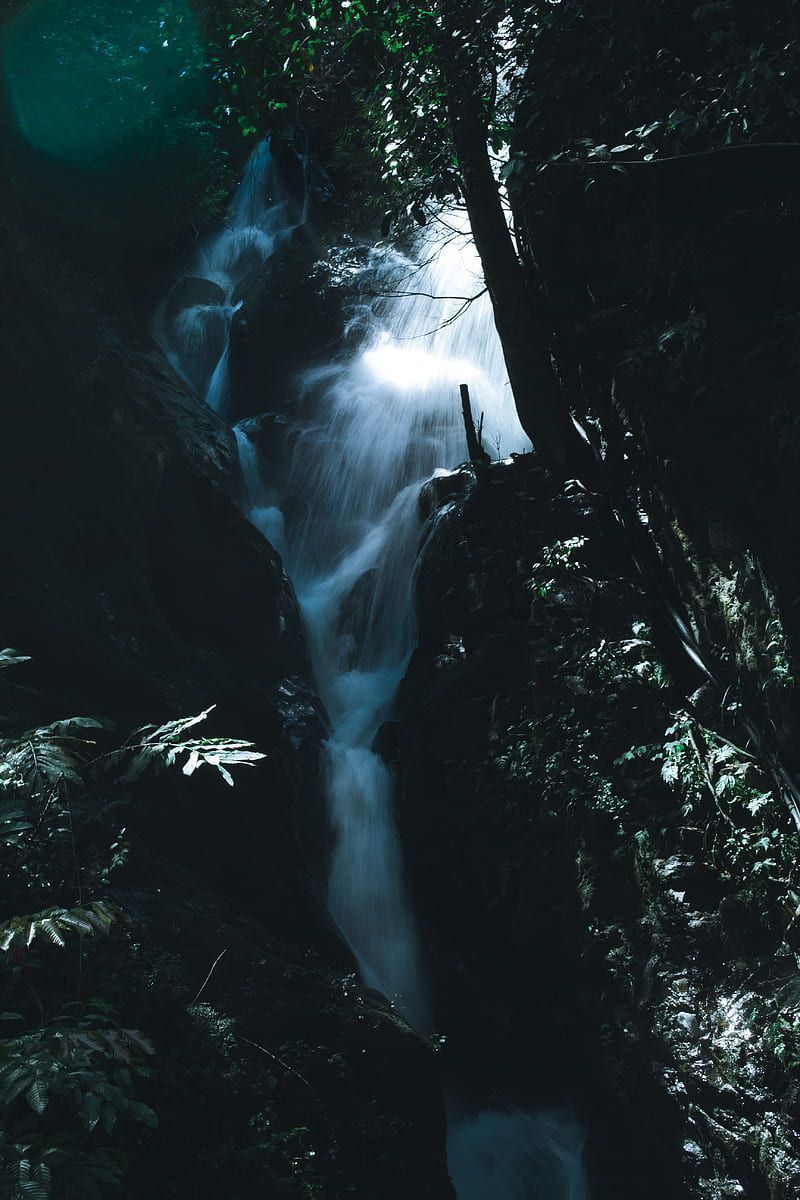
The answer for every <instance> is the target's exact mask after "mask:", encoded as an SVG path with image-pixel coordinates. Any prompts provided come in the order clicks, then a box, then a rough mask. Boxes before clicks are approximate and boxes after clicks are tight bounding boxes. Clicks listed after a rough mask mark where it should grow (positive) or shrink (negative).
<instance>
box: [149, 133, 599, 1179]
mask: <svg viewBox="0 0 800 1200" xmlns="http://www.w3.org/2000/svg"><path fill="white" fill-rule="evenodd" d="M302 219H304V213H303V211H302V206H301V207H300V208H298V206H297V205H292V204H291V203H289V201H288V197H287V194H286V193H285V191H284V190H283V189H282V187H281V185H280V181H279V179H278V177H277V172H276V170H275V167H274V164H273V162H272V159H271V156H270V153H269V149H268V147H267V146H266V144H264V145H262V146H260V147H259V148H258V149H257V150H256V152H255V153H254V155H253V157H252V158H251V160H250V163H249V164H248V167H247V170H246V172H245V175H244V179H243V181H242V184H241V185H240V189H239V193H238V194H237V197H236V200H235V202H234V206H233V209H232V213H231V219H230V223H229V226H228V228H226V229H225V230H224V231H222V232H221V233H219V234H218V235H217V236H216V237H215V238H212V239H211V240H210V241H209V242H208V243H206V245H205V246H204V248H203V249H202V251H201V253H200V255H199V256H198V259H197V261H196V263H195V264H193V267H192V270H191V272H190V273H189V275H188V276H187V277H186V278H185V279H184V280H183V281H180V282H179V284H177V285H176V286H175V288H173V290H172V292H170V294H169V295H168V297H167V299H166V300H165V301H164V302H163V303H162V305H161V306H160V308H159V310H158V312H157V314H156V320H155V333H156V336H157V338H158V340H159V342H160V344H161V345H162V347H163V349H164V351H165V353H166V354H167V357H168V358H169V359H170V361H171V362H173V363H174V365H175V366H176V367H177V368H178V370H179V371H180V372H181V374H182V375H183V376H184V378H186V379H187V380H188V381H189V382H190V383H192V385H193V386H194V387H195V388H196V390H197V391H198V392H199V393H200V394H202V395H204V396H205V397H206V399H207V400H208V402H209V403H210V404H212V406H214V407H217V408H218V410H219V408H220V407H221V403H222V397H224V392H225V381H224V376H225V372H226V364H227V354H228V344H229V334H230V328H231V322H232V320H233V315H234V312H235V308H236V306H235V302H234V297H235V289H236V285H237V283H238V282H239V281H240V280H241V279H242V278H243V276H244V274H245V273H246V272H247V271H249V270H252V269H253V267H254V266H257V265H258V262H259V260H260V261H261V262H264V261H266V259H267V258H268V257H269V256H270V255H271V254H272V253H274V250H275V248H276V247H277V246H278V245H280V244H281V242H282V241H283V240H285V239H286V238H288V237H290V236H291V234H292V232H293V230H294V229H296V228H297V226H298V224H300V222H301V220H302ZM415 250H416V254H415V258H416V260H417V261H416V263H415V262H412V261H410V260H408V259H403V258H401V256H399V255H397V254H393V253H385V254H384V255H382V256H378V257H376V259H375V261H374V262H373V263H372V265H371V269H369V270H368V275H369V278H370V281H371V283H372V284H373V286H374V288H375V290H376V291H377V292H378V293H383V295H384V297H385V298H384V299H383V300H382V301H380V302H377V303H373V304H368V305H366V306H365V308H364V310H363V311H362V313H361V314H360V316H361V319H362V327H361V333H362V337H361V343H360V348H359V350H358V352H357V353H356V354H355V355H353V356H351V357H349V358H343V360H342V361H338V362H334V363H332V364H330V365H328V366H326V367H324V368H320V369H316V370H314V371H311V372H309V373H307V375H306V376H305V378H304V379H303V380H302V381H301V387H302V391H303V403H302V406H301V407H302V410H303V411H304V412H306V413H308V412H310V413H311V416H310V417H308V416H306V417H304V418H303V419H300V418H298V421H297V427H296V428H295V430H294V436H293V439H292V453H291V462H290V464H289V467H288V470H287V472H286V479H285V482H284V483H283V485H282V488H281V494H280V495H278V494H277V492H276V490H275V489H274V488H273V487H272V486H271V485H270V482H269V481H268V480H266V479H265V478H264V472H263V469H262V465H261V462H260V459H259V454H258V451H257V448H256V445H255V443H254V441H253V440H252V438H251V437H250V430H249V425H248V423H244V424H243V425H242V426H240V427H237V429H236V430H235V432H236V437H237V443H238V447H239V457H240V462H241V466H242V472H243V476H244V480H245V489H246V506H247V509H248V513H249V516H250V518H251V520H252V521H253V523H254V524H255V525H256V526H257V527H258V528H259V529H260V530H261V531H262V532H263V533H264V534H265V536H267V537H268V538H269V540H270V541H272V543H273V544H274V545H275V546H276V547H277V548H278V550H279V551H280V553H281V554H282V556H283V558H284V562H285V564H286V567H287V570H288V572H289V574H290V576H291V578H292V580H293V582H294V585H295V589H296V592H297V595H298V599H299V601H300V605H301V609H302V612H303V615H304V620H305V625H306V630H307V635H308V641H309V645H310V649H311V656H312V662H313V666H314V671H315V676H316V681H317V686H318V689H319V692H320V695H321V696H322V699H323V700H324V702H325V705H326V708H327V710H328V713H329V716H330V720H331V727H332V733H331V737H330V740H329V742H328V745H327V765H326V770H327V781H326V784H327V799H328V805H329V815H330V822H331V827H332V834H333V850H332V857H331V864H330V874H329V880H328V905H329V909H330V912H331V915H332V917H333V919H334V920H335V921H336V923H337V924H338V926H339V928H340V930H341V932H342V935H343V936H344V938H345V939H346V941H347V942H348V944H349V945H350V947H351V949H352V951H353V953H354V955H355V957H356V959H357V962H358V965H359V968H360V971H361V974H362V977H363V979H364V981H365V982H366V983H367V984H368V985H370V986H372V987H374V988H375V989H377V990H378V991H380V992H382V993H383V994H384V995H385V996H387V997H388V998H389V999H390V1000H391V1001H392V1002H393V1003H394V1004H395V1006H396V1007H397V1009H398V1011H399V1012H401V1013H402V1014H403V1015H404V1016H405V1017H406V1019H407V1020H408V1021H409V1022H410V1023H411V1024H412V1025H414V1026H415V1027H416V1028H417V1029H418V1030H420V1031H421V1032H425V1033H429V1032H431V1031H432V1015H431V1011H430V1004H429V996H428V987H427V983H426V978H425V968H424V960H423V955H422V952H421V947H420V942H419V937H418V933H417V926H416V920H415V916H414V910H413V905H412V902H411V898H410V896H409V894H408V888H407V885H406V879H405V871H404V866H403V859H402V853H401V849H400V842H399V838H398V835H397V831H396V828H395V821H394V814H393V803H392V800H393V797H392V784H391V777H390V774H389V771H388V769H387V767H386V765H385V764H384V762H383V760H382V759H381V758H380V756H379V755H377V754H376V753H374V751H373V749H372V744H373V741H374V739H375V735H376V734H377V732H378V729H379V728H380V726H381V724H382V722H383V721H384V719H385V718H386V716H387V714H388V712H389V710H390V707H391V704H392V702H393V699H394V696H395V693H396V691H397V688H398V685H399V683H400V681H401V679H402V677H403V675H404V673H405V670H406V667H407V664H408V660H409V657H410V655H411V652H412V650H413V647H414V642H415V636H416V635H415V624H414V603H413V580H414V564H415V561H416V557H417V553H418V549H419V539H420V534H421V521H420V515H419V503H418V499H419V491H420V487H421V485H422V484H423V483H424V482H425V481H426V480H427V479H429V478H430V477H431V476H432V475H433V474H435V473H437V472H441V471H442V470H445V469H447V468H449V467H451V466H452V465H453V464H454V463H458V462H459V461H461V460H463V458H464V450H465V444H464V429H463V422H462V417H461V409H460V402H459V393H458V388H459V384H461V383H467V384H469V386H470V391H471V394H472V397H473V404H474V406H475V408H476V410H477V411H478V412H482V413H483V414H484V425H483V429H484V444H485V445H487V446H489V447H494V448H495V449H496V450H497V452H498V455H499V454H500V453H502V454H508V453H510V452H511V451H515V450H516V451H519V450H525V449H527V448H528V447H529V443H528V442H527V439H526V438H525V435H524V433H523V431H522V429H521V427H520V426H519V423H518V421H517V418H516V414H515V411H514V406H513V402H512V398H511V396H510V393H509V388H508V385H507V382H506V377H505V369H504V364H503V358H502V352H501V349H500V346H499V343H498V339H497V335H496V333H495V329H494V322H493V318H492V312H491V306H490V303H489V299H488V296H486V295H485V294H484V293H483V280H482V275H481V271H480V265H479V261H478V258H477V254H476V252H475V250H474V247H473V246H472V243H471V240H470V239H469V237H468V225H467V222H466V219H465V217H464V215H463V214H462V213H460V212H458V211H457V210H453V211H452V212H450V213H448V214H447V216H446V220H444V221H436V222H434V223H432V225H431V226H430V227H429V228H428V229H427V230H426V231H425V233H424V235H423V236H422V237H421V238H420V241H419V244H418V245H417V246H416V248H415ZM198 281H200V283H198ZM200 284H202V285H203V286H206V287H211V286H216V287H217V288H218V289H219V294H218V295H215V296H214V297H213V298H212V300H211V301H209V298H208V295H207V294H206V295H203V294H201V293H198V288H199V287H200ZM181 297H183V298H184V300H183V304H182V303H181ZM209 309H213V310H214V311H213V313H210V312H209ZM282 508H283V509H284V510H285V511H286V513H287V519H286V522H285V524H284V518H283V513H282ZM448 1116H449V1126H450V1131H449V1137H448V1153H449V1161H450V1168H451V1173H452V1175H453V1177H454V1181H455V1184H456V1188H457V1191H458V1194H459V1197H460V1200H496V1198H497V1197H499V1196H503V1197H504V1198H506V1200H545V1198H546V1200H585V1198H586V1196H587V1193H586V1190H585V1183H584V1180H583V1172H582V1169H581V1166H580V1155H581V1143H582V1139H581V1135H580V1131H579V1129H578V1127H577V1126H576V1124H575V1122H574V1120H573V1119H572V1118H570V1117H569V1116H561V1115H558V1114H552V1113H526V1112H523V1111H518V1110H514V1111H509V1112H483V1113H467V1112H465V1111H462V1109H461V1108H460V1107H459V1105H458V1104H457V1102H456V1101H454V1100H451V1101H450V1102H449V1103H448Z"/></svg>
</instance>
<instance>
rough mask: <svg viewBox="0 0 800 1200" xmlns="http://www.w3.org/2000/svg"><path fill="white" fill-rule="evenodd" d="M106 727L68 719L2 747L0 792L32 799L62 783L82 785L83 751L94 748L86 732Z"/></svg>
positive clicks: (88, 720) (91, 720)
mask: <svg viewBox="0 0 800 1200" xmlns="http://www.w3.org/2000/svg"><path fill="white" fill-rule="evenodd" d="M103 727H104V726H103V722H102V721H97V720H95V719H94V718H93V717H68V718H67V719H66V720H63V721H54V722H53V724H52V725H44V726H42V727H41V728H39V729H32V730H30V731H29V732H28V733H24V734H23V735H22V736H21V737H19V738H15V739H14V740H13V741H6V742H4V743H0V754H2V759H0V790H5V791H15V792H19V791H21V792H22V794H23V795H25V796H31V795H33V794H34V793H35V792H40V791H42V790H43V789H44V788H45V787H47V786H48V785H53V784H58V783H60V782H61V780H62V779H63V780H65V781H66V782H67V783H71V784H75V785H79V784H80V783H81V774H80V771H81V767H82V755H81V754H80V749H81V747H85V746H90V745H93V744H94V742H93V740H92V739H91V738H87V737H86V736H85V734H86V731H87V730H94V729H102V728H103Z"/></svg>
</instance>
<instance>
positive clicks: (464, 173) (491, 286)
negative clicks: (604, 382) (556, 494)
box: [442, 6, 582, 468]
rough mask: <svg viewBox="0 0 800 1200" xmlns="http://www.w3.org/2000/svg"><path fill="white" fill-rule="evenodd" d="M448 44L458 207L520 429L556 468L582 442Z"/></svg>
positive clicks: (470, 78) (476, 115)
mask: <svg viewBox="0 0 800 1200" xmlns="http://www.w3.org/2000/svg"><path fill="white" fill-rule="evenodd" d="M448 7H449V6H448ZM446 25H449V22H446ZM458 32H459V31H458V22H454V23H453V27H451V28H450V29H446V34H451V35H452V34H453V33H455V35H456V37H457V36H458ZM454 40H455V38H453V39H452V40H451V39H450V38H449V37H447V36H446V37H445V39H444V42H443V53H442V67H443V71H444V75H445V80H446V86H447V93H448V114H449V118H450V125H451V128H452V133H453V143H454V146H455V151H456V154H457V156H458V163H459V169H460V175H461V181H462V186H463V190H464V200H465V202H466V206H467V212H468V214H469V219H470V225H471V226H472V234H473V237H474V239H475V246H476V248H477V251H478V254H479V255H480V259H481V263H482V266H483V273H484V277H485V279H486V287H487V289H488V292H489V296H490V297H491V301H492V308H493V310H494V320H495V325H496V326H497V332H498V335H499V337H500V343H501V345H502V348H503V356H504V358H505V362H506V368H507V370H508V378H509V382H510V384H511V390H512V392H513V395H514V401H515V403H516V407H517V413H518V415H519V419H520V423H521V425H522V428H523V429H524V430H525V432H526V433H527V435H528V437H529V438H530V439H531V441H532V442H533V444H534V446H535V447H536V448H537V449H538V450H541V451H542V452H543V453H544V454H545V455H546V457H547V458H548V459H550V461H551V462H552V463H553V464H554V465H556V466H558V467H562V468H563V467H564V466H565V464H566V462H567V459H568V458H569V459H571V458H573V457H574V456H576V455H577V454H579V453H580V449H579V446H582V442H581V439H580V438H579V436H578V435H577V434H576V431H575V427H574V425H573V423H572V418H571V417H570V413H569V406H568V404H567V402H566V400H565V398H564V396H563V395H562V393H561V389H560V387H559V383H558V379H557V377H556V375H555V372H554V370H553V367H552V363H551V361H550V351H549V347H548V342H547V338H546V336H545V331H544V330H543V328H542V326H541V322H540V320H539V317H538V314H537V312H536V309H535V306H534V304H533V301H532V298H531V296H530V293H529V291H528V288H527V285H526V281H525V275H524V272H523V268H522V264H521V263H520V261H519V259H518V257H517V253H516V250H515V248H514V243H513V240H512V238H511V233H510V230H509V228H508V225H507V223H506V218H505V214H504V212H503V206H502V202H501V198H500V191H499V188H498V185H497V181H496V179H495V177H494V172H493V171H492V164H491V160H490V158H489V147H488V141H487V129H486V122H485V119H484V116H483V112H482V108H481V100H480V94H479V72H477V71H472V70H470V69H469V68H468V67H467V65H466V64H465V62H464V58H465V57H466V56H464V55H459V54H458V52H457V50H456V51H453V50H452V49H451V47H452V43H453V41H454ZM470 85H472V86H470Z"/></svg>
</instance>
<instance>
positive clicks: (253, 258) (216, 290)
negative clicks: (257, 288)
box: [152, 141, 309, 415]
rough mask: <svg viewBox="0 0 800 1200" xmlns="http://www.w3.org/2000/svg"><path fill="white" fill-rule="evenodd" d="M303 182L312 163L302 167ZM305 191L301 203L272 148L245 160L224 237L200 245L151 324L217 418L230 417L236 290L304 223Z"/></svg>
mask: <svg viewBox="0 0 800 1200" xmlns="http://www.w3.org/2000/svg"><path fill="white" fill-rule="evenodd" d="M302 166H303V174H304V177H307V174H308V170H309V160H308V158H307V157H305V158H304V159H303V160H302ZM307 195H308V188H307V187H304V189H303V196H302V197H301V198H300V200H299V201H298V199H297V198H296V197H295V196H294V195H293V193H292V191H291V190H290V189H289V188H288V187H287V185H286V183H285V182H284V180H283V178H282V176H281V173H280V171H279V170H278V168H277V165H276V163H275V160H274V158H273V156H272V153H271V152H270V148H269V143H268V142H266V141H264V142H260V143H259V145H258V146H257V147H256V149H255V150H254V152H253V154H252V155H251V156H250V158H249V160H248V163H247V166H246V167H245V171H244V175H243V177H242V181H241V183H240V184H239V187H238V188H237V190H236V194H235V196H234V200H233V204H232V205H231V209H230V212H229V214H228V219H227V221H226V222H225V225H224V226H223V228H222V229H220V230H217V231H216V232H215V233H213V234H212V235H211V236H210V237H207V238H204V239H203V240H202V241H201V242H200V244H199V246H198V248H197V251H196V253H195V255H194V257H193V259H192V261H191V263H190V264H189V268H188V270H187V271H186V273H185V274H184V275H183V276H181V278H180V279H178V280H177V282H176V283H175V284H174V285H173V287H172V288H171V289H170V291H169V292H168V293H167V295H166V296H165V298H164V299H163V300H162V302H161V304H160V305H159V306H158V308H157V309H156V313H155V316H154V318H153V326H152V328H153V336H154V337H155V339H156V341H157V343H158V345H159V346H160V347H161V350H162V351H163V353H164V354H165V356H166V357H167V359H168V360H169V361H170V363H171V364H172V366H173V367H174V368H175V370H176V371H177V372H178V374H179V375H182V376H183V378H184V379H185V380H186V382H187V383H188V384H189V385H190V386H191V387H192V388H193V389H194V391H195V392H197V394H198V395H199V396H201V397H202V398H203V399H204V400H205V401H206V403H207V404H209V405H210V406H211V408H213V409H214V412H217V413H220V414H222V415H225V414H226V413H227V411H228V390H229V378H228V353H229V349H230V334H231V326H232V324H233V318H234V317H235V315H236V313H237V312H238V311H239V309H240V308H241V306H242V305H241V300H238V299H237V295H236V293H237V288H238V286H239V284H241V283H242V282H243V280H244V279H246V277H247V276H248V275H249V274H250V272H251V271H255V270H257V269H258V268H259V267H261V266H263V264H264V263H265V262H266V261H267V259H269V258H271V257H272V255H273V254H274V253H275V251H276V250H277V249H278V248H279V246H281V245H282V244H283V243H285V242H286V241H288V239H289V238H290V237H291V235H292V233H293V232H294V231H295V229H298V228H299V227H300V226H301V225H303V224H304V223H305V221H306V215H307V214H306V205H307Z"/></svg>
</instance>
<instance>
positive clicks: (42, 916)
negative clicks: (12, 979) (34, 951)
mask: <svg viewBox="0 0 800 1200" xmlns="http://www.w3.org/2000/svg"><path fill="white" fill-rule="evenodd" d="M118 917H119V913H118V911H117V910H116V909H115V908H114V906H113V905H111V904H109V903H108V901H105V900H95V901H94V902H93V903H92V904H89V905H86V906H83V905H81V906H79V907H78V908H47V909H45V910H44V911H43V912H38V913H33V914H32V915H31V916H27V917H12V918H11V920H9V921H2V922H0V950H3V951H10V957H11V959H12V960H13V959H15V958H16V959H18V958H20V957H21V955H23V954H24V952H25V951H26V950H28V949H29V948H30V946H31V944H32V943H33V942H34V941H35V939H36V938H37V937H38V938H46V939H47V940H49V941H50V942H52V943H53V945H55V946H60V947H61V948H62V949H63V948H64V947H65V946H66V942H65V940H64V936H65V935H66V934H71V933H79V934H82V935H83V934H85V935H87V936H91V935H92V934H96V933H110V931H111V927H112V925H113V924H114V922H115V921H116V920H117V919H118Z"/></svg>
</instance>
